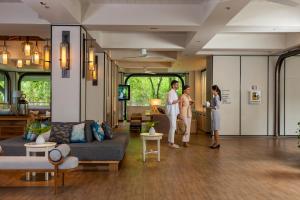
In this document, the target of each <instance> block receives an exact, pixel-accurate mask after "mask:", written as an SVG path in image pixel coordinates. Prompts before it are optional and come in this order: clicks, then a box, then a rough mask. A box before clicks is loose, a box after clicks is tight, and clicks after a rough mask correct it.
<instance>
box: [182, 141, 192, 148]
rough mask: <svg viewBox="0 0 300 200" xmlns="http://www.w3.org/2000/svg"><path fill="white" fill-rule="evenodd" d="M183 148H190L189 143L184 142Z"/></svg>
mask: <svg viewBox="0 0 300 200" xmlns="http://www.w3.org/2000/svg"><path fill="white" fill-rule="evenodd" d="M182 146H183V147H188V146H190V145H189V144H188V143H187V142H184V143H183V144H182Z"/></svg>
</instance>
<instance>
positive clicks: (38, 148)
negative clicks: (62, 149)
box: [24, 142, 56, 181]
mask: <svg viewBox="0 0 300 200" xmlns="http://www.w3.org/2000/svg"><path fill="white" fill-rule="evenodd" d="M24 146H25V147H26V156H36V153H40V152H41V153H44V156H45V159H48V153H49V151H50V150H52V149H54V148H55V146H56V143H55V142H45V143H44V144H37V143H35V142H30V143H26V144H25V145H24ZM33 175H35V173H34V172H33ZM48 179H49V173H48V172H46V173H45V180H46V181H48ZM26 180H27V181H29V180H30V172H26Z"/></svg>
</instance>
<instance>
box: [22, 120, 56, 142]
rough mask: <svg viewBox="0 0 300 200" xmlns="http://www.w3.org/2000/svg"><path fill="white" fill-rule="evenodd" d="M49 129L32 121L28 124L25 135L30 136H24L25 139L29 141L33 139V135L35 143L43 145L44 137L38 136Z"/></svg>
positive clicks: (45, 125) (48, 126)
mask: <svg viewBox="0 0 300 200" xmlns="http://www.w3.org/2000/svg"><path fill="white" fill-rule="evenodd" d="M50 129H51V126H50V125H47V124H43V123H41V122H40V121H38V120H34V121H32V122H30V123H29V124H28V125H27V127H26V133H27V134H30V135H31V136H30V137H28V136H26V138H25V139H26V140H31V139H32V138H33V137H32V135H34V138H36V143H37V144H43V143H45V139H44V137H40V136H41V134H43V133H46V132H47V131H49V130H50ZM31 141H32V140H31Z"/></svg>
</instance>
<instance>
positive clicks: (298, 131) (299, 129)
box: [296, 122, 300, 148]
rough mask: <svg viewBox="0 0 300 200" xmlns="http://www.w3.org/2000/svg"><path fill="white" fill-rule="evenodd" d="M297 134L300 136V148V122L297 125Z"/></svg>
mask: <svg viewBox="0 0 300 200" xmlns="http://www.w3.org/2000/svg"><path fill="white" fill-rule="evenodd" d="M296 133H297V134H298V147H299V148H300V122H298V123H297V130H296Z"/></svg>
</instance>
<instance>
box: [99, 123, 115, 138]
mask: <svg viewBox="0 0 300 200" xmlns="http://www.w3.org/2000/svg"><path fill="white" fill-rule="evenodd" d="M101 126H102V129H103V131H104V135H105V139H109V140H110V139H112V138H113V132H112V128H111V127H110V125H109V124H108V123H107V122H103V123H102V125H101Z"/></svg>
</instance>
